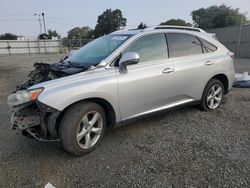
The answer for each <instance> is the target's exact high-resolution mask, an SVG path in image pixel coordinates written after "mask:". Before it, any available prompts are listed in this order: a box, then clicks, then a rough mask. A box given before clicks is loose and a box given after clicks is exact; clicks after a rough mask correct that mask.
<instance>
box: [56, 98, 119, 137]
mask: <svg viewBox="0 0 250 188" xmlns="http://www.w3.org/2000/svg"><path fill="white" fill-rule="evenodd" d="M80 102H93V103H96V104H98V105H100V106H101V107H102V108H103V109H104V111H105V114H106V118H107V126H108V127H112V126H114V125H115V123H116V113H115V110H114V108H113V106H112V105H111V104H110V102H108V101H107V100H105V99H102V98H98V97H92V98H86V99H83V100H79V101H76V102H74V103H72V104H70V105H69V106H67V107H66V108H64V109H63V110H62V111H61V113H60V114H59V116H58V117H57V120H56V125H55V129H56V131H57V132H58V129H59V126H60V123H61V120H62V117H63V116H64V114H65V112H66V111H67V110H68V109H69V108H70V107H71V106H73V105H75V104H77V103H80Z"/></svg>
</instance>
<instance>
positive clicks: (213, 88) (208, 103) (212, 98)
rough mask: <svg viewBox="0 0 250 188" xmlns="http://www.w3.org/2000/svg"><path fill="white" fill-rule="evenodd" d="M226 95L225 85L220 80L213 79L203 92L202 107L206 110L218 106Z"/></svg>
mask: <svg viewBox="0 0 250 188" xmlns="http://www.w3.org/2000/svg"><path fill="white" fill-rule="evenodd" d="M223 97H224V86H223V84H222V83H221V81H220V80H216V79H211V80H210V81H209V82H208V83H207V85H206V87H205V89H204V92H203V95H202V101H201V109H202V110H204V111H209V110H214V109H216V108H218V107H219V106H220V104H221V102H222V100H223Z"/></svg>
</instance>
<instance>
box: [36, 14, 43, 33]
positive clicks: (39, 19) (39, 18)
mask: <svg viewBox="0 0 250 188" xmlns="http://www.w3.org/2000/svg"><path fill="white" fill-rule="evenodd" d="M34 16H38V22H39V27H40V34H42V22H41V17H40V14H34Z"/></svg>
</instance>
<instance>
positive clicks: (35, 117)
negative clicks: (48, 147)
mask: <svg viewBox="0 0 250 188" xmlns="http://www.w3.org/2000/svg"><path fill="white" fill-rule="evenodd" d="M59 115H60V111H58V110H56V109H54V108H52V107H50V106H47V105H45V104H43V103H41V102H39V101H37V100H36V101H31V102H28V103H25V104H22V105H19V106H15V107H13V109H12V116H11V125H12V129H13V130H17V129H19V130H21V132H22V134H23V135H24V136H27V137H29V138H35V139H36V140H39V141H59V137H58V131H57V127H56V125H57V119H58V117H59Z"/></svg>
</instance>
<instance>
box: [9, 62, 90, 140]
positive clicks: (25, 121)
mask: <svg viewBox="0 0 250 188" xmlns="http://www.w3.org/2000/svg"><path fill="white" fill-rule="evenodd" d="M90 68H91V67H88V66H80V65H77V64H74V63H71V62H69V61H68V62H65V61H61V62H59V63H54V64H47V63H42V62H40V63H35V64H34V69H33V70H32V71H31V72H30V73H29V75H28V79H27V80H26V81H25V82H24V83H22V84H21V85H19V86H17V87H16V90H15V91H14V92H13V93H12V94H10V95H9V97H8V100H7V103H8V105H9V106H10V108H11V112H12V116H11V124H12V129H14V130H16V129H19V130H21V131H22V134H23V135H25V136H27V137H31V138H35V139H37V140H39V141H56V140H58V132H57V128H56V125H57V119H58V116H59V114H60V111H58V110H56V109H54V108H52V107H50V106H48V105H45V104H43V103H41V102H40V101H39V100H38V96H39V95H40V94H41V93H42V92H43V90H44V88H36V89H30V87H31V86H33V85H36V84H39V83H42V82H46V81H50V80H54V79H58V78H61V77H65V76H70V75H73V74H77V73H80V72H83V71H86V70H89V69H90Z"/></svg>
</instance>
